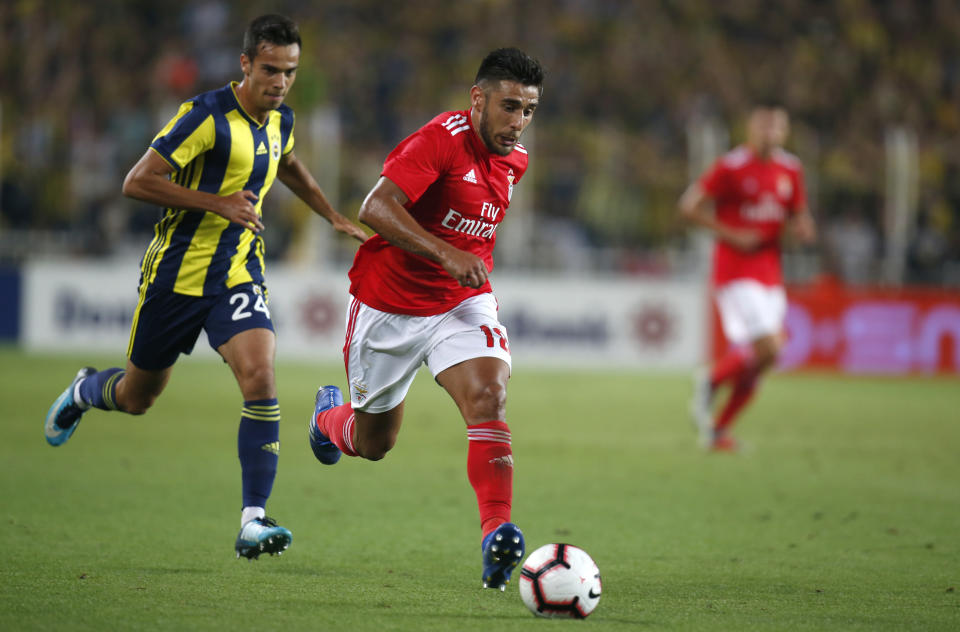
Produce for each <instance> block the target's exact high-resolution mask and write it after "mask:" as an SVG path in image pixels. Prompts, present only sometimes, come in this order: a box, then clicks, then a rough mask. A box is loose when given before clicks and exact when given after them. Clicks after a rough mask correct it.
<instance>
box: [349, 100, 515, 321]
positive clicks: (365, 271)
mask: <svg viewBox="0 0 960 632" xmlns="http://www.w3.org/2000/svg"><path fill="white" fill-rule="evenodd" d="M526 170H527V150H526V149H525V148H524V147H523V145H520V144H517V145H515V146H514V150H513V151H512V152H510V153H509V154H508V155H506V156H500V155H498V154H494V153H492V152H490V150H488V149H487V147H486V145H484V143H483V141H482V140H481V139H480V137H479V136H477V133H476V132H475V131H474V129H473V126H472V125H471V124H470V112H469V110H466V111H460V112H446V113H444V114H440V115H439V116H437V117H436V118H434V119H433V120H432V121H430V122H429V123H427V124H426V125H424V126H423V127H421V128H420V129H419V130H417V131H416V132H414V133H413V134H411V135H410V136H408V137H407V138H406V139H405V140H403V141H402V142H401V143H400V144H399V145H397V147H396V148H395V149H394V150H393V151H392V152H390V155H389V156H387V160H386V162H385V163H384V165H383V172H382V173H381V175H383V176H384V177H386V178H389V179H390V180H391V181H392V182H393V183H394V184H396V185H397V186H398V187H400V188H401V189H402V190H403V192H404V193H405V194H406V196H407V197H408V198H409V200H410V201H409V202H408V203H407V204H406V209H407V211H409V212H410V215H411V216H413V218H414V219H415V220H416V221H417V223H419V224H420V225H421V226H422V227H423V228H425V229H426V230H427V231H428V232H430V233H432V234H434V235H436V236H437V237H439V238H440V239H443V240H444V241H446V242H448V243H450V244H453V245H454V246H456V247H457V248H460V249H461V250H466V251H468V252H472V253H473V254H475V255H477V256H478V257H481V258H482V259H483V260H484V262H485V263H486V265H487V270H488V271H491V270H493V245H494V243H495V242H496V239H497V233H496V231H497V226H498V225H499V224H500V222H501V221H502V220H503V216H504V213H505V212H506V210H507V206H509V204H510V198H511V196H512V195H513V186H514V185H515V184H516V183H517V182H519V181H520V178H521V177H522V176H523V174H524V172H525V171H526ZM490 291H491V288H490V282H489V281H488V282H486V283H484V285H483V286H482V287H480V288H476V289H474V288H469V287H462V286H461V285H460V284H459V283H457V281H456V280H455V279H454V278H453V277H451V276H450V275H449V274H448V273H447V272H446V270H444V269H443V267H442V266H441V265H440V264H438V263H435V262H433V261H431V260H429V259H426V258H424V257H421V256H419V255H415V254H413V253H411V252H408V251H406V250H404V249H402V248H398V247H396V246H393V245H391V244H390V243H389V242H388V241H387V240H386V239H384V238H383V237H381V236H380V235H374V236H373V237H371V238H370V239H368V240H367V241H365V242H364V243H363V245H361V246H360V248H359V250H358V251H357V254H356V257H354V260H353V267H352V268H351V269H350V293H351V294H353V295H354V296H355V297H357V298H358V299H359V300H360V301H362V302H363V303H365V304H367V305H369V306H370V307H373V308H374V309H378V310H380V311H383V312H390V313H393V314H409V315H412V316H432V315H435V314H442V313H443V312H446V311H449V310H450V309H451V308H453V307H454V306H456V305H457V304H459V303H460V302H462V301H464V300H465V299H467V298H470V297H471V296H475V295H477V294H483V293H486V292H490Z"/></svg>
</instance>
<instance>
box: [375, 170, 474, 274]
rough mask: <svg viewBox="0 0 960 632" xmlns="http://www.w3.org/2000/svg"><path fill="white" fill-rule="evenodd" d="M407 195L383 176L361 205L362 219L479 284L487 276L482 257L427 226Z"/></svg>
mask: <svg viewBox="0 0 960 632" xmlns="http://www.w3.org/2000/svg"><path fill="white" fill-rule="evenodd" d="M406 202H407V196H406V194H404V192H403V190H402V189H400V187H398V186H397V185H396V184H394V183H393V182H391V181H390V180H389V179H388V178H383V177H382V178H380V180H379V181H378V182H377V184H376V185H375V186H374V188H373V190H372V191H370V193H369V194H368V195H367V198H366V199H365V200H364V201H363V205H361V207H360V221H361V222H363V223H364V224H366V225H367V226H369V227H370V228H372V229H373V230H375V231H376V232H377V233H378V234H379V235H380V236H381V237H383V238H384V239H386V240H387V241H388V242H390V243H391V244H392V245H394V246H396V247H398V248H402V249H404V250H406V251H408V252H412V253H413V254H416V255H419V256H421V257H424V258H426V259H430V260H431V261H435V262H437V263H439V264H440V265H441V266H443V269H444V270H446V271H447V273H448V274H449V275H450V276H451V277H453V278H454V279H456V280H457V282H458V283H460V285H463V286H465V287H474V288H476V287H480V286H482V285H483V284H484V283H485V282H486V280H487V274H488V271H487V267H486V264H485V263H484V262H483V259H481V258H480V257H478V256H476V255H475V254H473V253H471V252H466V251H464V250H460V249H459V248H457V247H455V246H453V245H452V244H449V243H447V242H446V241H444V240H442V239H440V238H439V237H437V236H436V235H434V234H432V233H430V232H429V231H427V230H426V229H424V228H423V227H422V226H421V225H420V224H419V223H417V221H416V220H415V219H414V218H413V216H411V215H410V213H409V212H408V211H407V209H406V208H405V207H404V204H405V203H406Z"/></svg>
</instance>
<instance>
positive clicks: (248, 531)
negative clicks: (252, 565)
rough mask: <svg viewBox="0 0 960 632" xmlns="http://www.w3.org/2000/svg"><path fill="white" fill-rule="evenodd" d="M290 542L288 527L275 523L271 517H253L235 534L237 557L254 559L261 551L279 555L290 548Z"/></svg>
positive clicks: (291, 537) (291, 540)
mask: <svg viewBox="0 0 960 632" xmlns="http://www.w3.org/2000/svg"><path fill="white" fill-rule="evenodd" d="M291 542H293V534H292V533H290V530H289V529H287V528H285V527H281V526H279V525H277V521H276V520H274V519H273V518H267V517H266V516H264V517H262V518H254V519H253V520H251V521H249V522H248V523H247V524H245V525H243V528H242V529H240V533H238V534H237V543H236V545H235V547H236V549H237V558H240V557H245V558H247V559H248V560H255V559H257V558H258V557H260V554H261V553H269V554H270V555H280V554H281V553H283V552H284V551H286V550H287V549H288V548H290V543H291Z"/></svg>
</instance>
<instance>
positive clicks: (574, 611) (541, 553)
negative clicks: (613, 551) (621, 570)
mask: <svg viewBox="0 0 960 632" xmlns="http://www.w3.org/2000/svg"><path fill="white" fill-rule="evenodd" d="M519 585H520V598H521V599H523V603H524V604H526V606H527V608H529V609H530V612H532V613H533V614H535V615H537V616H538V617H548V618H562V617H569V618H571V619H585V618H586V617H587V616H589V615H590V613H591V612H593V609H594V608H596V607H597V604H598V603H599V602H600V569H598V568H597V564H596V562H594V561H593V559H592V558H591V557H590V556H589V555H587V552H586V551H584V550H583V549H581V548H579V547H576V546H573V545H572V544H545V545H543V546H541V547H540V548H539V549H537V550H536V551H534V552H533V553H531V554H530V556H529V557H527V561H526V562H524V563H523V568H521V569H520V582H519Z"/></svg>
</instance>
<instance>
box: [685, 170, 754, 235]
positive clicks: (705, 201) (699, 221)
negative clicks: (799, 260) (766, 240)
mask: <svg viewBox="0 0 960 632" xmlns="http://www.w3.org/2000/svg"><path fill="white" fill-rule="evenodd" d="M677 207H678V208H679V209H680V216H681V217H682V218H683V219H684V220H685V221H687V222H689V223H691V224H696V225H697V226H702V227H703V228H706V229H708V230H711V231H713V233H714V234H715V235H716V236H717V238H718V239H721V240H723V241H725V242H727V243H728V244H730V245H731V246H733V247H734V248H737V249H738V250H743V251H745V252H749V251H751V250H755V249H756V248H757V247H758V246H760V244H761V243H762V241H763V236H762V235H761V234H760V233H759V232H757V231H755V230H748V229H737V228H732V227H730V226H727V225H726V224H724V223H723V222H721V221H719V220H718V219H717V218H716V216H715V215H714V213H713V211H712V207H713V200H712V199H711V198H710V196H709V195H707V192H706V191H704V190H703V188H702V187H701V186H700V185H699V184H698V183H696V182H694V183H693V184H691V185H690V186H689V187H687V190H686V191H684V192H683V195H682V196H680V201H679V202H678V203H677Z"/></svg>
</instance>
